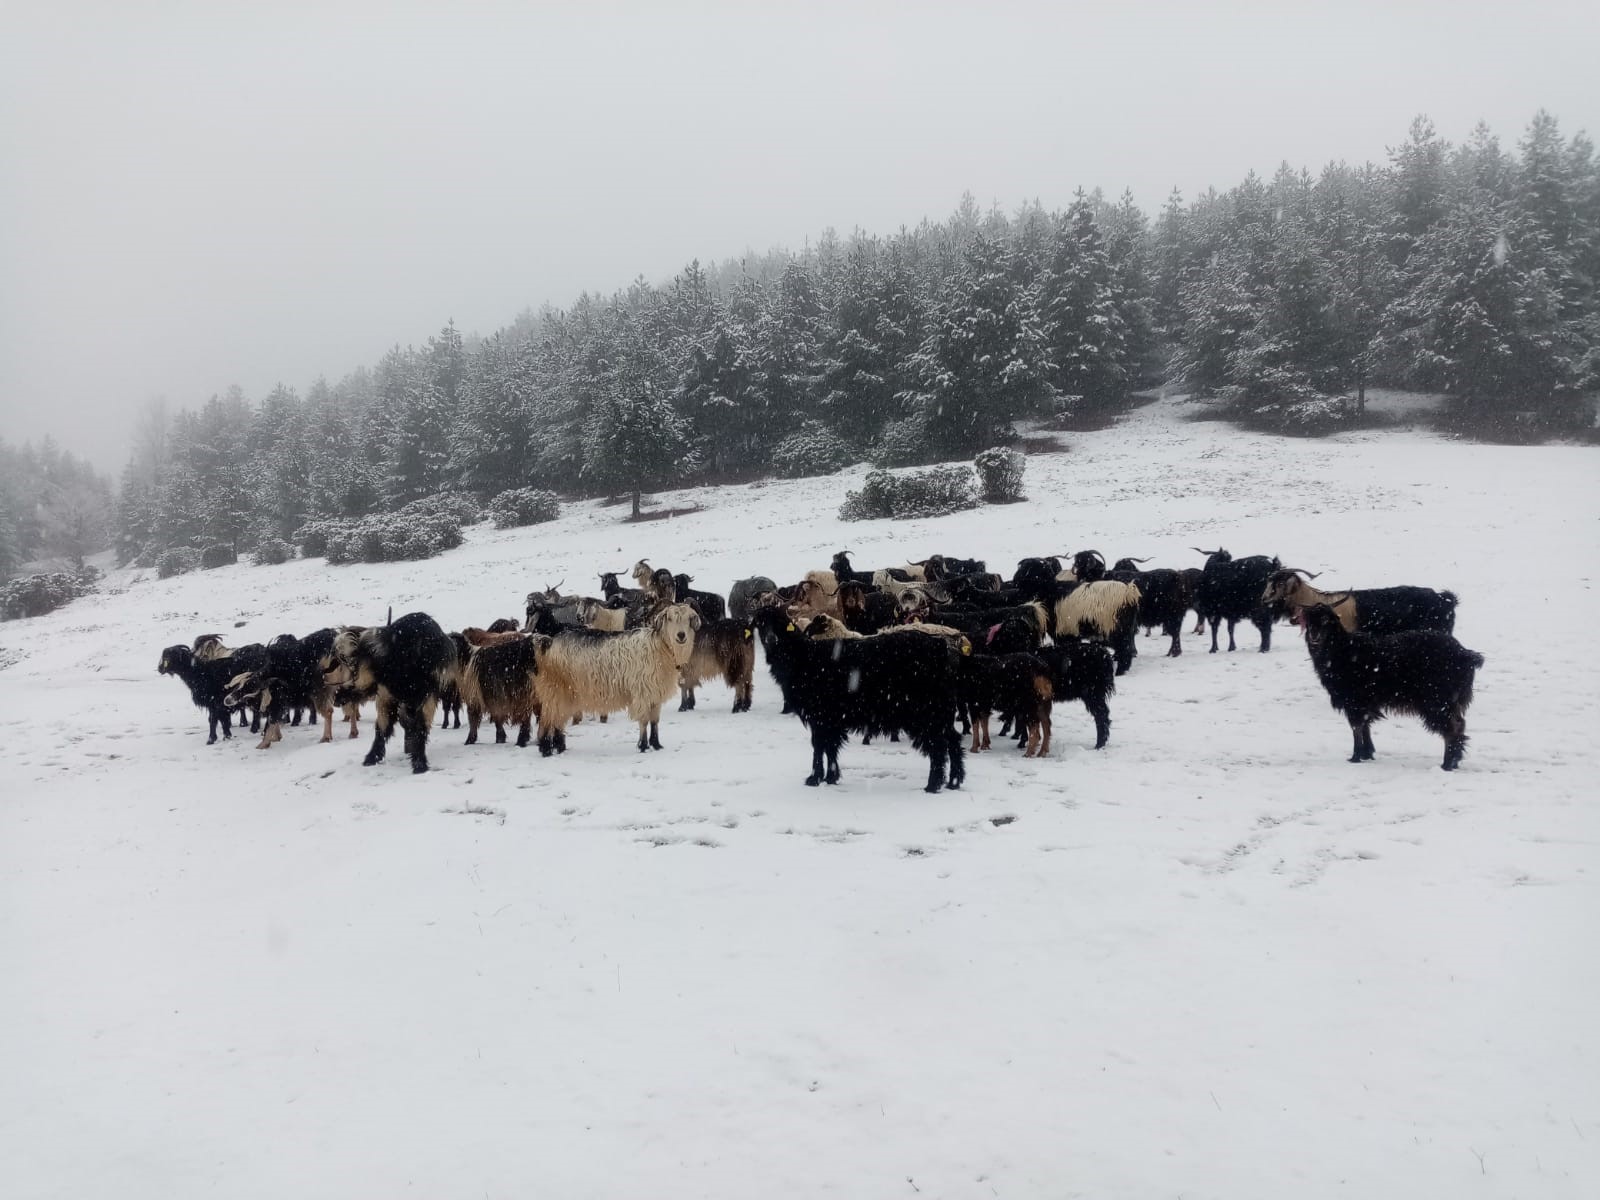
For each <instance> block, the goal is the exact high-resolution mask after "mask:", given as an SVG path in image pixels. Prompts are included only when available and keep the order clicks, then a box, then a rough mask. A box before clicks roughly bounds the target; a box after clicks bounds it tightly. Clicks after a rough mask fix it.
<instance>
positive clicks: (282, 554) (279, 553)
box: [255, 537, 294, 567]
mask: <svg viewBox="0 0 1600 1200" xmlns="http://www.w3.org/2000/svg"><path fill="white" fill-rule="evenodd" d="M293 557H294V547H293V546H291V545H289V543H288V542H286V541H284V540H283V539H282V538H275V537H274V538H265V539H264V540H263V541H262V542H261V544H260V545H258V546H257V547H256V553H255V563H256V566H258V567H276V566H279V565H280V564H282V563H286V562H288V561H289V560H290V559H291V558H293Z"/></svg>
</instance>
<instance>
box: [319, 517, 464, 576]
mask: <svg viewBox="0 0 1600 1200" xmlns="http://www.w3.org/2000/svg"><path fill="white" fill-rule="evenodd" d="M312 524H313V525H315V526H316V528H312V525H307V526H304V527H302V528H301V530H300V531H299V533H298V534H296V537H298V538H299V540H300V548H301V552H302V554H304V555H305V557H307V558H312V557H315V556H316V553H317V552H318V551H320V553H321V554H322V555H324V556H326V558H327V560H328V561H329V562H330V563H332V564H333V565H335V566H339V565H341V564H344V563H352V562H369V563H377V562H407V561H412V560H415V559H420V558H432V557H433V556H434V555H436V554H440V553H442V552H443V551H445V550H453V549H455V548H456V547H457V546H459V545H461V541H462V537H461V525H460V523H459V522H457V521H456V519H455V518H454V517H452V516H449V515H447V514H445V513H442V512H435V513H431V514H430V513H417V512H415V511H412V512H409V513H408V512H407V510H406V509H401V510H400V511H399V512H395V513H376V514H374V515H372V516H370V517H358V518H356V519H354V520H350V521H317V522H313V523H312Z"/></svg>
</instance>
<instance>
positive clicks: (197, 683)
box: [156, 643, 267, 746]
mask: <svg viewBox="0 0 1600 1200" xmlns="http://www.w3.org/2000/svg"><path fill="white" fill-rule="evenodd" d="M266 653H267V648H266V647H265V646H262V645H260V644H259V643H257V644H254V645H250V646H241V647H239V649H237V650H235V651H233V653H232V654H231V655H229V656H228V657H227V658H214V659H198V658H196V657H195V654H194V651H193V650H192V649H190V648H189V647H188V646H181V645H180V646H168V647H167V648H166V649H165V650H163V651H162V652H161V661H160V663H158V664H157V666H156V671H157V673H158V674H161V675H176V676H177V677H178V678H179V679H181V680H182V681H183V683H184V686H185V687H187V688H188V689H189V698H190V699H191V700H193V701H194V706H195V707H196V708H199V709H204V710H205V714H206V721H207V724H208V726H209V731H210V736H208V737H207V738H206V745H208V746H210V745H213V744H214V743H215V742H216V740H217V730H218V728H220V729H221V730H222V736H223V738H224V739H225V740H226V739H228V738H231V737H233V713H232V711H231V710H230V709H229V708H228V706H227V705H226V704H225V703H224V702H223V699H224V697H225V696H226V695H227V692H228V681H229V680H230V679H232V678H233V677H234V676H235V675H237V674H238V673H239V672H240V670H242V669H250V668H249V667H242V666H241V663H244V662H248V663H252V664H257V665H265V663H266Z"/></svg>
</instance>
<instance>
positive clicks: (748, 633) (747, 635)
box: [744, 625, 750, 641]
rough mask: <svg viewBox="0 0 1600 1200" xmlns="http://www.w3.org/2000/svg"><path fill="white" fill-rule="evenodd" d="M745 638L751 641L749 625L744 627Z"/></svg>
mask: <svg viewBox="0 0 1600 1200" xmlns="http://www.w3.org/2000/svg"><path fill="white" fill-rule="evenodd" d="M744 636H745V640H746V641H749V640H750V626H748V625H746V626H745V627H744Z"/></svg>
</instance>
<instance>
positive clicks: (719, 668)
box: [678, 620, 756, 713]
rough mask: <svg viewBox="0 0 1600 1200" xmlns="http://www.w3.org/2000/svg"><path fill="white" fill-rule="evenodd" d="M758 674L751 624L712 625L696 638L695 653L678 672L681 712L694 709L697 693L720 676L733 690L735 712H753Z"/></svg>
mask: <svg viewBox="0 0 1600 1200" xmlns="http://www.w3.org/2000/svg"><path fill="white" fill-rule="evenodd" d="M755 671H756V643H755V633H754V630H753V629H752V628H751V626H750V623H749V622H748V621H734V620H721V621H709V622H707V623H706V624H704V625H702V626H700V628H699V629H698V630H696V631H695V635H694V650H693V651H692V652H691V653H690V655H689V661H688V662H686V663H684V664H683V666H682V667H681V668H680V669H679V671H678V690H679V693H680V696H681V699H680V701H679V704H678V711H679V712H688V711H689V710H691V709H693V708H694V689H695V688H697V687H699V686H700V685H701V684H702V683H704V682H706V681H707V680H708V679H716V678H718V677H719V676H720V677H721V679H722V682H723V683H725V684H727V685H728V686H729V687H730V688H732V689H733V711H734V712H736V713H740V712H749V711H750V696H751V692H752V690H753V687H754V679H755Z"/></svg>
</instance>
